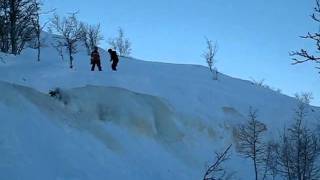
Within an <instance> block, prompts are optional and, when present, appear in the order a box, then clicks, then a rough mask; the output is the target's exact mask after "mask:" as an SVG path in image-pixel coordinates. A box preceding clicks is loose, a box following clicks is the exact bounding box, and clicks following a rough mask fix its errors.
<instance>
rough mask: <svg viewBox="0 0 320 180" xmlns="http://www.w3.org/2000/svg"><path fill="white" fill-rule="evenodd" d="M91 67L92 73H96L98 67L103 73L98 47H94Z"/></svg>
mask: <svg viewBox="0 0 320 180" xmlns="http://www.w3.org/2000/svg"><path fill="white" fill-rule="evenodd" d="M91 65H92V67H91V71H94V68H95V66H96V65H97V66H98V69H99V71H102V68H101V61H100V54H99V52H98V47H94V50H93V51H92V53H91Z"/></svg>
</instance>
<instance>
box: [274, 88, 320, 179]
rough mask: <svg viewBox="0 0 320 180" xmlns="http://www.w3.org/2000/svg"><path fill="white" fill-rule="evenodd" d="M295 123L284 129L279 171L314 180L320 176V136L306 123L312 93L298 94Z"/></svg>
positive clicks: (288, 176) (290, 176)
mask: <svg viewBox="0 0 320 180" xmlns="http://www.w3.org/2000/svg"><path fill="white" fill-rule="evenodd" d="M297 99H298V101H299V103H298V106H297V108H296V110H295V123H294V124H293V125H292V126H291V127H290V128H288V129H285V130H284V131H283V134H282V136H281V141H280V143H279V153H278V154H279V157H278V162H279V163H278V164H279V172H280V173H281V175H282V176H283V177H284V178H286V179H289V180H296V179H297V180H314V179H319V178H320V166H319V160H320V159H319V157H320V145H319V137H318V136H317V134H316V133H315V131H314V130H311V129H309V128H308V127H306V125H304V123H303V121H304V120H305V118H306V116H307V114H308V111H309V103H310V94H306V93H304V94H302V95H299V96H297Z"/></svg>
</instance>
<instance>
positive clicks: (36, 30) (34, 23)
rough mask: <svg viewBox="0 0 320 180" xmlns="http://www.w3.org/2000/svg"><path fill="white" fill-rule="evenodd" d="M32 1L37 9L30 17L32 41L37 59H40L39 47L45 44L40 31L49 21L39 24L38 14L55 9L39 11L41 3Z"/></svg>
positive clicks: (36, 0)
mask: <svg viewBox="0 0 320 180" xmlns="http://www.w3.org/2000/svg"><path fill="white" fill-rule="evenodd" d="M32 3H33V6H34V7H35V8H36V9H37V11H36V12H35V14H34V18H32V26H33V28H34V33H35V37H34V40H35V41H34V42H33V48H35V49H37V61H40V57H41V48H42V47H44V46H45V44H44V41H43V40H42V39H41V33H42V31H43V29H44V28H45V27H46V25H47V24H48V23H49V21H46V22H44V23H43V24H41V22H40V16H41V15H44V14H50V13H52V12H53V11H55V10H54V9H52V10H50V11H48V12H43V11H41V7H42V5H43V4H42V3H41V2H40V0H33V1H32Z"/></svg>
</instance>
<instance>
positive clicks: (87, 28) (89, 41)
mask: <svg viewBox="0 0 320 180" xmlns="http://www.w3.org/2000/svg"><path fill="white" fill-rule="evenodd" d="M82 31H83V33H82V41H83V42H84V45H85V46H86V48H87V51H88V55H90V54H91V52H92V51H93V49H94V47H96V46H98V45H100V41H102V40H103V39H104V38H103V35H102V34H101V28H100V24H98V25H89V24H84V23H82Z"/></svg>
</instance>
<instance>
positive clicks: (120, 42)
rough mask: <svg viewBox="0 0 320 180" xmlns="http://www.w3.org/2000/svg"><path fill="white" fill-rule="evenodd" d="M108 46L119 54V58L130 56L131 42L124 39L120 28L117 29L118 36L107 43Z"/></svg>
mask: <svg viewBox="0 0 320 180" xmlns="http://www.w3.org/2000/svg"><path fill="white" fill-rule="evenodd" d="M108 43H109V45H110V46H111V47H112V48H113V49H114V50H116V51H118V52H119V55H120V56H129V55H130V54H131V51H132V49H131V42H130V41H129V39H128V38H126V37H125V35H124V31H123V29H122V28H121V27H119V29H118V36H117V37H115V38H111V39H109V41H108Z"/></svg>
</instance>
